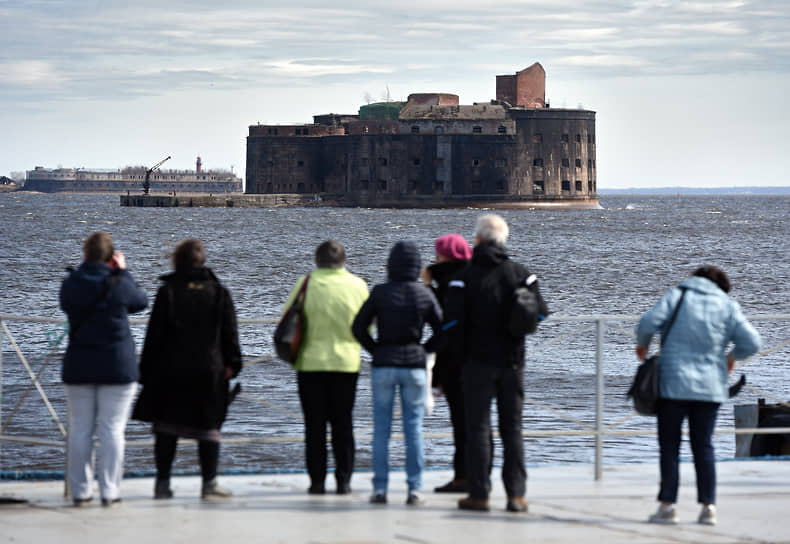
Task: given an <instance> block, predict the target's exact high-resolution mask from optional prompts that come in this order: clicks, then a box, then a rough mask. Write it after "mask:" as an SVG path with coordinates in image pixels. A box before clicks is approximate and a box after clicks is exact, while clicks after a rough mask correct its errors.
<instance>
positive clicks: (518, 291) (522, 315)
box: [505, 264, 541, 338]
mask: <svg viewBox="0 0 790 544" xmlns="http://www.w3.org/2000/svg"><path fill="white" fill-rule="evenodd" d="M505 266H506V267H507V272H506V273H507V275H508V277H509V278H510V283H511V284H512V285H513V286H514V289H513V295H512V296H511V303H510V304H511V305H510V315H509V316H508V322H507V328H508V332H509V333H510V335H511V336H514V337H516V338H520V337H522V336H524V335H525V334H533V333H534V332H535V331H537V330H538V323H539V322H540V313H541V301H540V299H539V298H538V297H539V295H537V294H536V293H534V292H533V291H532V290H531V289H529V287H528V284H527V281H529V277H528V278H527V280H525V281H524V282H519V281H518V278H517V277H516V272H515V270H514V268H515V267H514V266H512V265H510V266H508V264H506V265H505Z"/></svg>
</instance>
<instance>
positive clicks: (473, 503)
mask: <svg viewBox="0 0 790 544" xmlns="http://www.w3.org/2000/svg"><path fill="white" fill-rule="evenodd" d="M458 508H460V509H461V510H475V511H477V512H488V511H489V510H491V506H490V505H489V504H488V499H475V498H474V497H465V498H463V499H460V500H459V501H458Z"/></svg>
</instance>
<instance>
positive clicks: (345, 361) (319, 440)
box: [283, 240, 368, 495]
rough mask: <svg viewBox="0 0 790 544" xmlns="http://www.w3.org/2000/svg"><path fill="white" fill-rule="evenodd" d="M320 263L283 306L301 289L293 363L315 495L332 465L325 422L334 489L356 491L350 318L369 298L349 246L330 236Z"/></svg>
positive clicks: (355, 360) (356, 350) (356, 357)
mask: <svg viewBox="0 0 790 544" xmlns="http://www.w3.org/2000/svg"><path fill="white" fill-rule="evenodd" d="M315 264H316V267H317V268H316V269H315V270H313V271H312V272H310V274H309V275H307V276H302V277H301V278H299V279H298V280H297V282H296V284H295V285H294V287H293V289H291V293H290V294H289V296H288V300H286V302H285V305H284V306H283V314H285V312H286V311H287V310H288V308H290V306H291V304H293V302H294V300H295V299H296V297H297V295H298V294H299V292H300V291H301V289H302V285H304V282H307V287H306V289H305V293H304V306H303V308H304V316H305V322H306V324H307V325H306V327H307V328H306V330H305V332H304V338H303V341H302V345H301V347H300V350H299V356H298V357H297V359H296V362H295V363H294V369H295V370H296V372H297V374H296V379H297V382H298V385H299V400H300V402H301V405H302V413H303V414H304V432H305V459H306V464H307V473H308V475H309V476H310V487H309V488H308V490H307V492H308V493H310V494H311V495H323V494H324V493H325V492H326V490H325V487H324V482H325V480H326V470H327V447H326V426H327V424H329V425H330V427H331V431H332V453H333V454H334V457H335V485H336V487H335V492H336V493H337V494H338V495H347V494H349V493H351V476H352V474H353V472H354V455H355V449H356V448H355V444H354V426H353V420H352V413H353V410H354V400H355V398H356V394H357V378H358V377H359V367H360V352H361V348H360V346H359V342H357V341H356V339H354V336H353V335H352V334H351V322H352V321H353V320H354V316H355V315H357V312H358V311H359V308H360V307H361V306H362V303H363V302H365V299H367V298H368V286H367V284H366V283H365V282H364V281H363V280H362V279H360V278H358V277H357V276H355V275H354V274H352V273H351V272H349V271H348V270H346V269H345V265H346V250H345V249H344V248H343V246H342V245H341V244H340V243H338V242H336V241H334V240H327V241H326V242H323V243H322V244H320V245H319V246H318V248H316V251H315Z"/></svg>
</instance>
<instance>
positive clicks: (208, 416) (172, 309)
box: [132, 238, 241, 499]
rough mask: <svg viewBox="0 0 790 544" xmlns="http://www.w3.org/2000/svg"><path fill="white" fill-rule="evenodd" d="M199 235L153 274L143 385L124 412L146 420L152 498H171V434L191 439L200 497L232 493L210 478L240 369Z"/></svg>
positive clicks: (225, 294)
mask: <svg viewBox="0 0 790 544" xmlns="http://www.w3.org/2000/svg"><path fill="white" fill-rule="evenodd" d="M205 262H206V253H205V249H204V247H203V243H202V242H201V241H200V240H196V239H194V238H190V239H187V240H183V241H181V242H179V244H178V245H177V246H176V249H175V251H174V252H173V265H174V267H175V272H172V273H170V274H166V275H164V276H162V277H161V278H160V279H161V280H162V281H163V282H164V285H162V286H161V287H160V288H159V291H158V292H157V294H156V300H155V301H154V308H153V310H152V311H151V318H150V319H149V320H148V330H147V331H146V334H145V343H144V345H143V355H142V357H141V359H140V383H141V384H142V385H143V390H142V392H141V393H140V397H139V398H138V400H137V404H136V405H135V410H134V412H133V414H132V417H134V418H135V419H140V420H143V421H153V432H154V436H155V444H154V457H155V460H156V483H155V486H154V498H155V499H169V498H172V497H173V491H172V489H171V488H170V472H171V467H172V465H173V460H174V459H175V455H176V446H177V444H178V438H179V437H183V438H191V439H194V440H197V441H198V456H199V459H200V472H201V476H202V479H203V483H202V486H201V492H200V494H201V497H202V498H203V499H226V498H230V497H231V496H232V495H233V494H232V493H231V492H230V491H229V490H227V489H225V488H224V487H221V486H220V485H219V484H218V483H217V465H218V463H219V447H220V427H221V426H222V423H223V422H224V421H225V416H226V415H227V408H228V403H229V399H230V391H229V387H228V385H229V380H230V379H231V378H233V377H235V376H237V375H238V373H239V371H240V370H241V348H240V347H239V336H238V331H237V326H236V310H235V308H234V306H233V299H232V298H231V295H230V291H228V290H227V289H226V288H225V287H223V286H222V284H221V283H220V282H219V280H218V279H217V277H216V276H215V275H214V273H213V272H212V271H211V269H210V268H208V267H206V266H205Z"/></svg>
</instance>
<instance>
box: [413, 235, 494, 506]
mask: <svg viewBox="0 0 790 544" xmlns="http://www.w3.org/2000/svg"><path fill="white" fill-rule="evenodd" d="M434 248H435V250H436V259H435V260H436V262H435V263H434V264H431V265H429V266H426V267H425V268H423V269H422V272H420V277H421V278H422V281H423V283H424V284H425V285H428V286H430V287H431V289H432V290H433V292H434V295H436V299H437V300H438V301H439V305H440V306H442V310H444V302H445V299H446V296H447V289H448V285H449V283H450V280H451V279H452V278H453V276H454V275H456V274H457V273H458V272H459V271H460V270H461V269H463V268H464V267H465V266H466V265H467V264H468V263H469V259H471V258H472V248H471V247H469V243H468V242H467V241H466V240H464V237H463V236H461V235H460V234H455V233H452V234H445V235H443V236H440V237H439V238H437V239H436V242H435V243H434ZM460 359H461V356H460V355H458V354H457V353H453V351H452V350H449V349H442V350H440V351H439V352H438V353H437V354H436V365H435V366H434V368H433V384H429V385H433V386H434V387H438V388H439V389H440V390H441V393H442V394H443V395H444V398H446V399H447V406H448V407H449V409H450V422H451V424H452V427H453V442H454V446H455V453H454V455H453V479H452V480H451V481H449V482H448V483H446V484H444V485H441V486H439V487H436V488H435V489H434V490H433V491H434V492H435V493H466V492H467V491H468V490H467V488H466V418H465V417H464V393H463V390H462V388H461V361H460ZM493 446H494V442H493V437H492V439H491V447H492V448H493Z"/></svg>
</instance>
